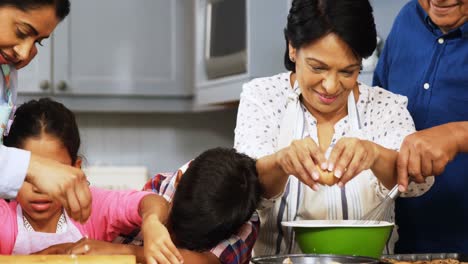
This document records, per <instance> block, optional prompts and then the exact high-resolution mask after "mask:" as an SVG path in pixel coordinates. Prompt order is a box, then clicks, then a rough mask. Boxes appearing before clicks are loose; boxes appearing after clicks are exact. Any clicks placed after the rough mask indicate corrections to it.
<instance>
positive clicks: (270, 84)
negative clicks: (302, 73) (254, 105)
mask: <svg viewBox="0 0 468 264" xmlns="http://www.w3.org/2000/svg"><path fill="white" fill-rule="evenodd" d="M289 76H290V73H289V72H283V73H279V74H276V75H273V76H269V77H261V78H255V79H253V80H251V81H249V82H247V83H245V84H244V85H243V87H242V93H243V94H249V95H261V94H263V95H272V94H277V93H278V92H280V91H281V90H288V89H289V87H290V82H289Z"/></svg>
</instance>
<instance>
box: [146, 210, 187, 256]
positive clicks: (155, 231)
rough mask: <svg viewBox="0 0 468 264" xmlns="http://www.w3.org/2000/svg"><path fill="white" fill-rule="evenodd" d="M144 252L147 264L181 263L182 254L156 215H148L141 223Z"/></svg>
mask: <svg viewBox="0 0 468 264" xmlns="http://www.w3.org/2000/svg"><path fill="white" fill-rule="evenodd" d="M142 231H143V239H144V241H145V242H144V252H145V253H144V254H145V259H146V261H147V263H148V264H155V263H158V264H166V263H168V264H169V263H170V264H179V263H183V258H182V255H181V254H180V252H179V250H177V248H176V246H175V245H174V243H173V242H172V240H171V236H170V235H169V232H168V231H167V228H166V227H165V226H164V225H163V224H162V223H161V222H160V221H159V219H158V217H157V216H156V215H148V216H147V217H146V218H145V219H143V224H142Z"/></svg>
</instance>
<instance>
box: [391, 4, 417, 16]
mask: <svg viewBox="0 0 468 264" xmlns="http://www.w3.org/2000/svg"><path fill="white" fill-rule="evenodd" d="M418 6H419V3H418V0H411V1H409V2H408V3H406V4H405V5H404V6H403V7H402V8H401V10H400V12H399V13H398V15H397V17H396V18H397V19H401V18H405V17H411V16H414V15H415V12H417V10H418Z"/></svg>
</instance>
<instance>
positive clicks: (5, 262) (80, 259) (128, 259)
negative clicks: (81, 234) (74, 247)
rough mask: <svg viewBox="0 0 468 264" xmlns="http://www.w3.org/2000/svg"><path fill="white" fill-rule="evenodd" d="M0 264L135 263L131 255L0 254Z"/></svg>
mask: <svg viewBox="0 0 468 264" xmlns="http://www.w3.org/2000/svg"><path fill="white" fill-rule="evenodd" d="M0 263H2V264H19V263H21V264H43V263H47V264H135V263H136V260H135V256H133V255H101V256H89V255H87V256H85V255H14V256H0Z"/></svg>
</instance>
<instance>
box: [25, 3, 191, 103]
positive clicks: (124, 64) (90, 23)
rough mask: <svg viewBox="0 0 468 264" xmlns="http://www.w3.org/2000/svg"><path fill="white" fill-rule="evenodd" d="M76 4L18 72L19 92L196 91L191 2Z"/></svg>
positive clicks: (174, 94) (163, 94)
mask: <svg viewBox="0 0 468 264" xmlns="http://www.w3.org/2000/svg"><path fill="white" fill-rule="evenodd" d="M71 6H72V7H71V13H70V15H69V16H68V17H67V18H66V19H65V20H64V21H63V22H62V23H60V24H59V26H58V27H57V29H56V30H55V32H54V35H53V39H52V40H51V41H49V43H47V44H46V46H45V47H44V48H41V49H40V50H39V55H38V58H37V59H36V60H34V61H33V62H32V63H31V65H29V66H28V67H26V68H25V69H24V70H22V71H21V74H20V80H19V81H20V93H21V94H22V95H26V96H27V95H31V94H39V95H53V96H57V97H58V98H60V96H67V95H73V96H78V97H79V96H97V97H94V98H98V97H102V96H105V97H108V96H111V97H113V96H114V97H115V96H117V97H118V96H121V97H122V96H124V97H125V98H128V97H132V96H133V97H144V98H146V99H148V97H150V98H151V97H157V98H168V99H169V101H170V99H171V98H172V99H174V98H189V97H191V96H192V94H193V73H192V72H193V70H192V68H193V67H191V65H192V64H193V59H192V58H193V52H192V46H193V45H192V44H191V43H192V42H193V41H192V39H193V37H192V36H193V35H192V31H193V30H192V27H191V26H190V25H192V20H193V3H192V1H186V0H139V1H136V2H135V1H127V0H99V1H94V0H72V1H71ZM122 98H123V97H122ZM91 99H93V98H91Z"/></svg>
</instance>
